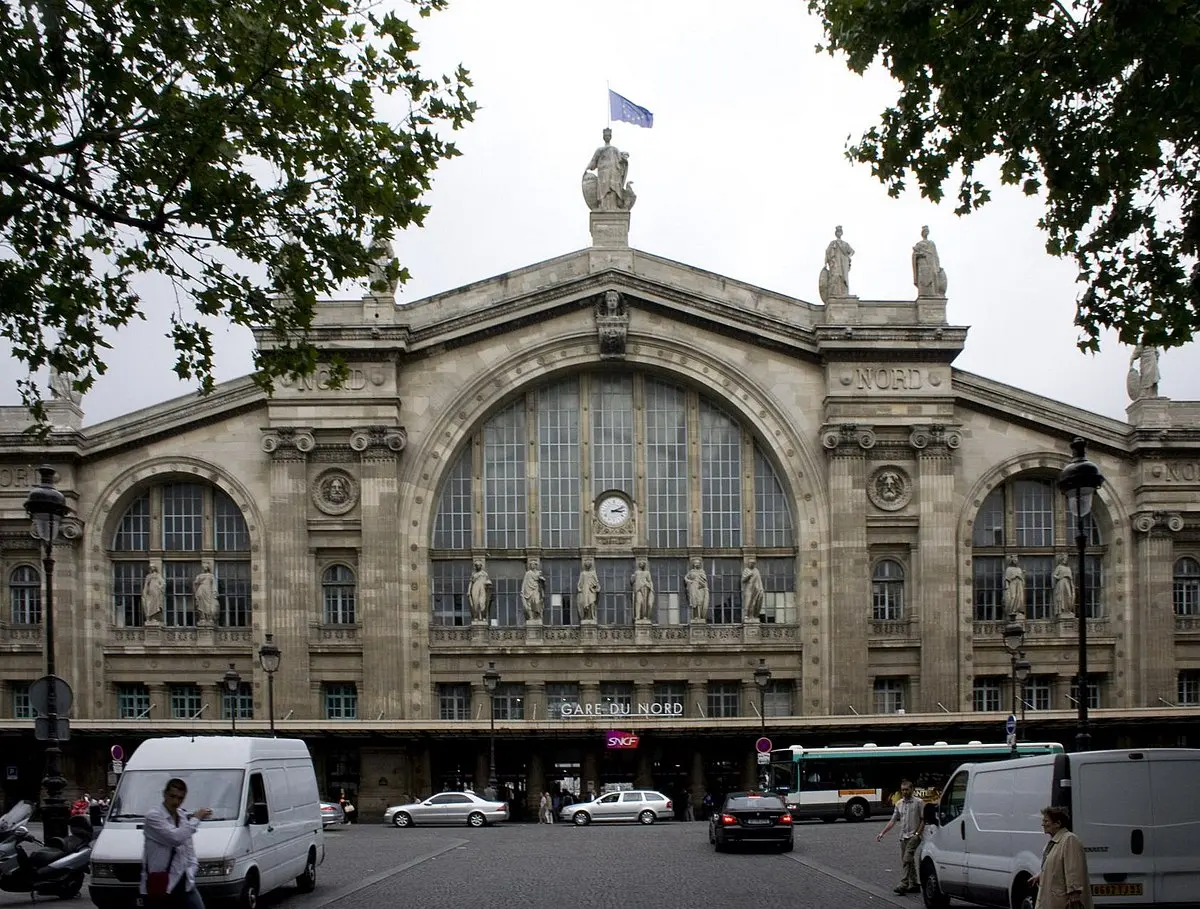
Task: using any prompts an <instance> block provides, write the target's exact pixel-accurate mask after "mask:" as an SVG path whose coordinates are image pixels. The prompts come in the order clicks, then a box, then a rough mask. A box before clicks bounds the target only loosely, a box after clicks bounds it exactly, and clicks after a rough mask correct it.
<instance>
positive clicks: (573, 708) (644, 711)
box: [559, 702, 683, 720]
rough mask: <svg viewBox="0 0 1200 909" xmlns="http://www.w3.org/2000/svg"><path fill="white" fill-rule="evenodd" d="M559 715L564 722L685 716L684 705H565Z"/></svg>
mask: <svg viewBox="0 0 1200 909" xmlns="http://www.w3.org/2000/svg"><path fill="white" fill-rule="evenodd" d="M559 715H560V716H561V717H562V718H563V719H564V720H569V719H575V718H578V717H593V716H594V717H614V716H664V717H672V716H674V717H679V716H683V704H682V702H680V703H674V704H563V705H562V706H561V707H560V708H559Z"/></svg>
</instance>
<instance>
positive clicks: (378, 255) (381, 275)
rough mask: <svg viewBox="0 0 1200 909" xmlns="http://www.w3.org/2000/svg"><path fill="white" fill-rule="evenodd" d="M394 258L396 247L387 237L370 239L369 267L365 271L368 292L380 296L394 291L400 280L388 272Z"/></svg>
mask: <svg viewBox="0 0 1200 909" xmlns="http://www.w3.org/2000/svg"><path fill="white" fill-rule="evenodd" d="M395 258H396V247H395V245H394V244H393V243H392V241H391V240H389V239H388V238H387V237H376V238H375V239H374V240H372V241H371V267H370V269H369V270H368V271H367V292H368V293H371V294H378V295H380V296H386V295H388V294H395V293H396V288H397V287H399V286H400V282H399V281H397V280H396V278H395V277H392V276H391V275H389V274H388V271H389V269H390V268H391V266H392V260H393V259H395Z"/></svg>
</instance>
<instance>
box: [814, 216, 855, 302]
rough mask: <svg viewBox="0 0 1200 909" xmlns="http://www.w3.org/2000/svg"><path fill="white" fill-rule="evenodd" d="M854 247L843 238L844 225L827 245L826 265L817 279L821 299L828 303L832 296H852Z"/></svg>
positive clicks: (836, 230) (838, 227)
mask: <svg viewBox="0 0 1200 909" xmlns="http://www.w3.org/2000/svg"><path fill="white" fill-rule="evenodd" d="M853 255H854V247H852V246H851V245H850V244H849V243H847V242H846V241H845V240H843V239H842V225H840V224H839V225H838V226H837V227H836V228H835V229H834V231H833V239H832V240H831V241H829V245H828V246H826V247H825V267H824V268H822V269H821V276H820V278H818V279H817V290H818V291H819V292H820V294H821V300H822V302H824V303H828V302H829V299H830V297H848V296H850V257H851V256H853Z"/></svg>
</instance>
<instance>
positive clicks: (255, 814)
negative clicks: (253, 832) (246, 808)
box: [250, 802, 271, 826]
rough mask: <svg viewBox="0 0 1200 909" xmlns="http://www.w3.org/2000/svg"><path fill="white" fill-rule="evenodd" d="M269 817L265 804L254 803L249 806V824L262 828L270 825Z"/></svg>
mask: <svg viewBox="0 0 1200 909" xmlns="http://www.w3.org/2000/svg"><path fill="white" fill-rule="evenodd" d="M270 820H271V815H270V813H269V812H268V811H267V803H266V802H255V803H254V804H253V805H251V806H250V823H251V824H253V825H255V826H262V825H264V824H267V823H270Z"/></svg>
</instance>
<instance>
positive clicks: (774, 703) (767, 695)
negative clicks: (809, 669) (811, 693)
mask: <svg viewBox="0 0 1200 909" xmlns="http://www.w3.org/2000/svg"><path fill="white" fill-rule="evenodd" d="M791 715H792V682H791V679H771V681H769V682H768V683H767V690H766V691H765V692H763V716H769V717H770V716H791Z"/></svg>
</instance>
